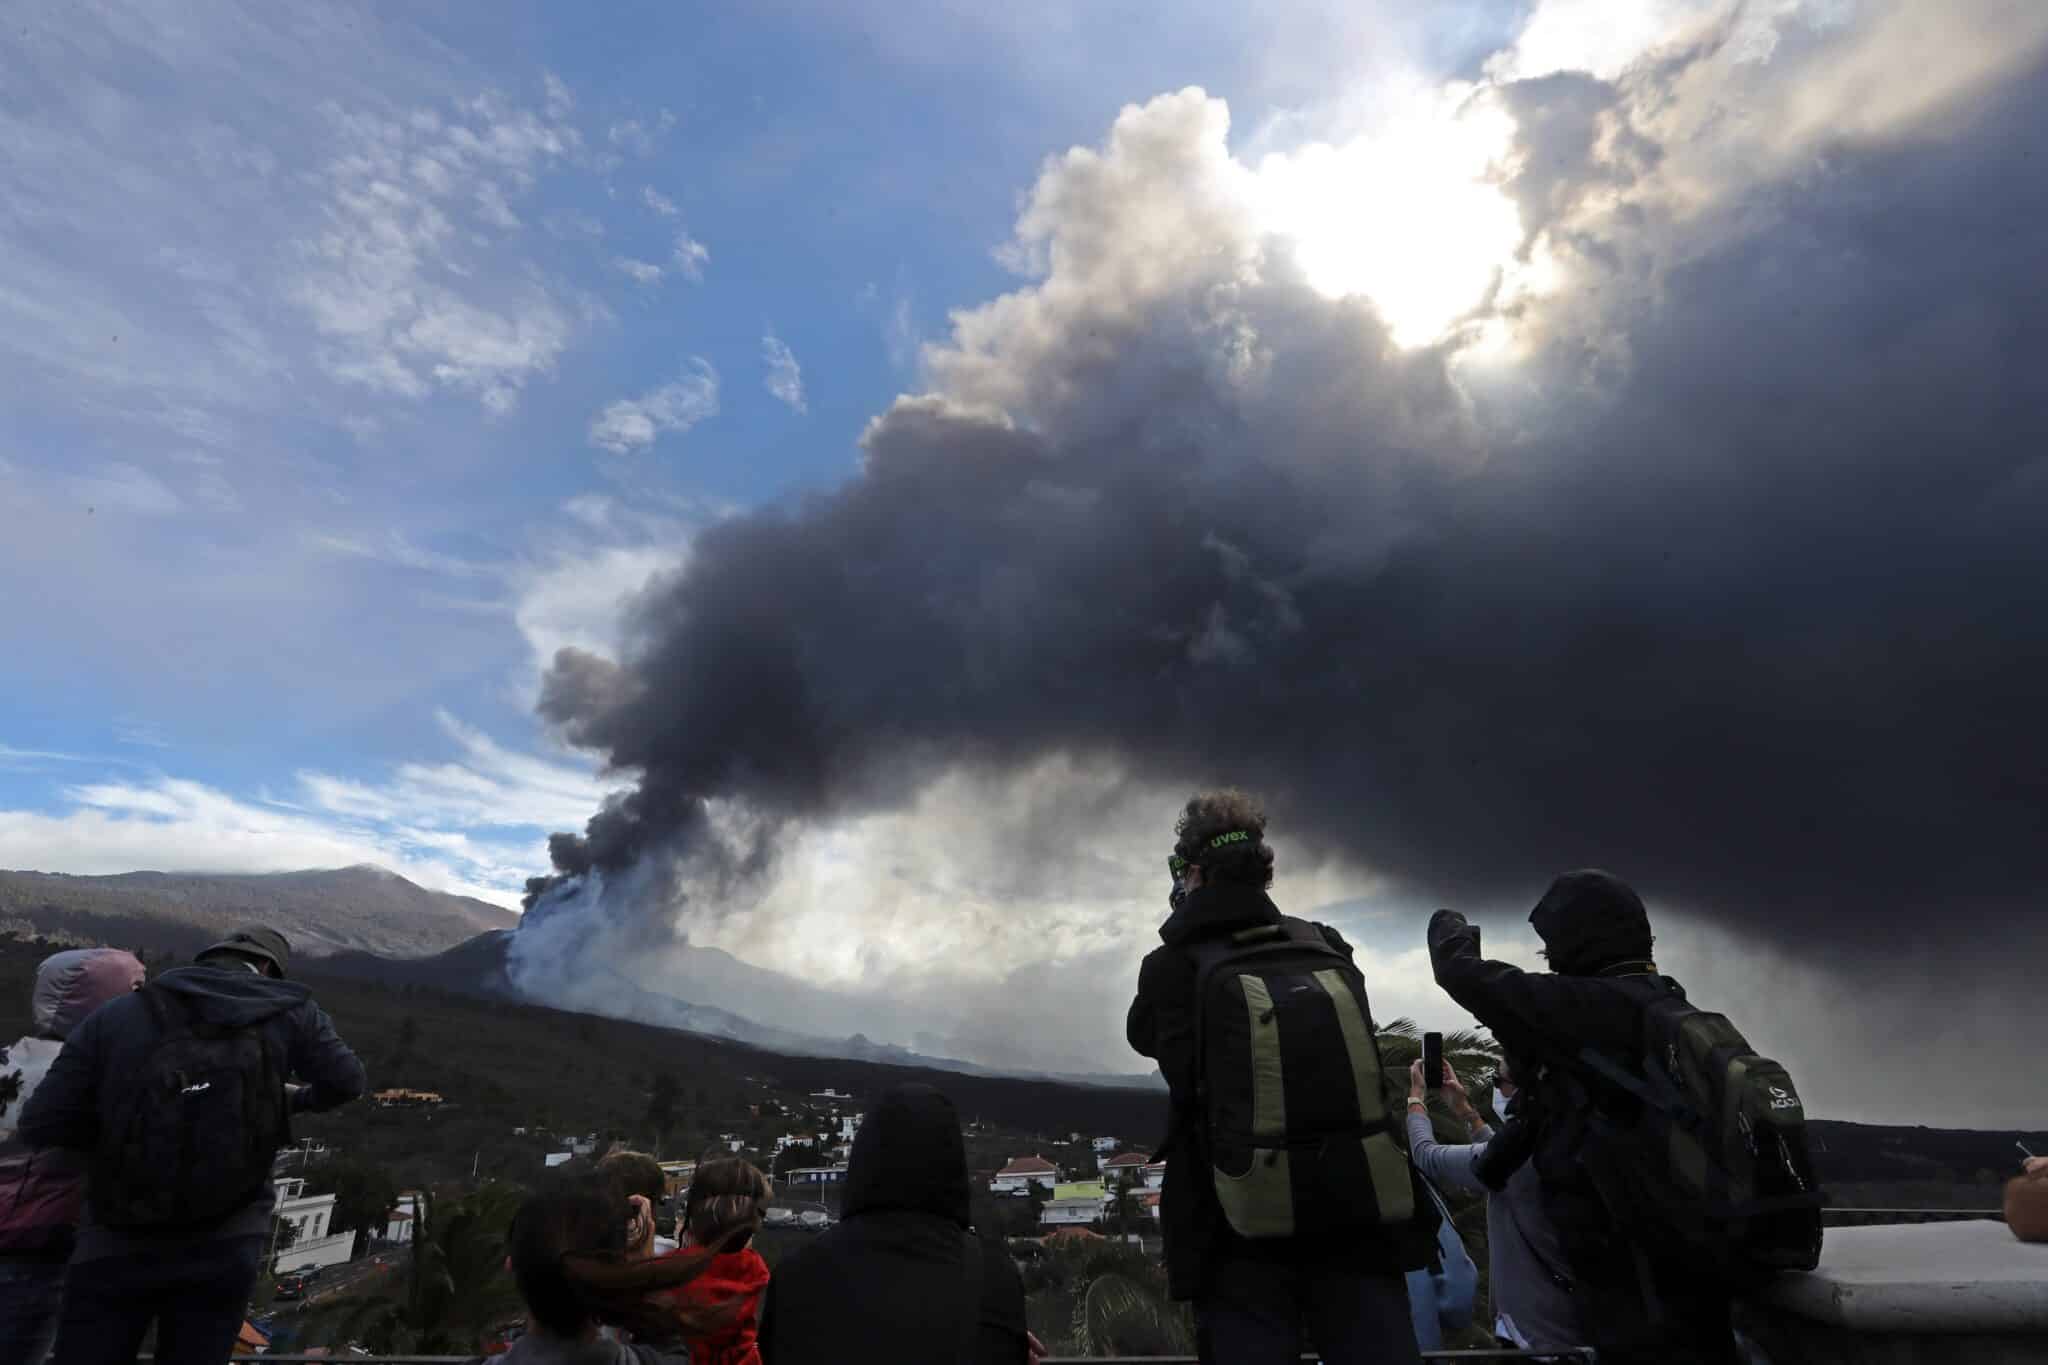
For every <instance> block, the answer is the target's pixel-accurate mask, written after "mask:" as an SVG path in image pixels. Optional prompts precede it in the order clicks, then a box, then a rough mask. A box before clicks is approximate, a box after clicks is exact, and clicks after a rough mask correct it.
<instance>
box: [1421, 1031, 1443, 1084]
mask: <svg viewBox="0 0 2048 1365" xmlns="http://www.w3.org/2000/svg"><path fill="white" fill-rule="evenodd" d="M1422 1083H1423V1085H1424V1086H1426V1087H1428V1088H1429V1089H1431V1090H1441V1089H1443V1086H1444V1036H1443V1035H1442V1034H1441V1033H1425V1034H1423V1035H1422Z"/></svg>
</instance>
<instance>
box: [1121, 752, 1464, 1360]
mask: <svg viewBox="0 0 2048 1365" xmlns="http://www.w3.org/2000/svg"><path fill="white" fill-rule="evenodd" d="M1175 834H1176V835H1177V836H1178V837H1177V842H1176V843H1175V845H1174V851H1173V856H1172V857H1171V858H1170V859H1169V860H1168V865H1169V868H1170V870H1171V871H1172V873H1173V890H1172V893H1171V895H1169V897H1168V903H1169V904H1170V905H1171V907H1172V910H1173V913H1172V914H1171V916H1169V917H1168V919H1167V920H1166V922H1165V923H1164V924H1163V925H1161V926H1160V929H1159V937H1160V938H1161V940H1163V942H1162V945H1161V946H1160V947H1158V948H1155V949H1154V950H1153V951H1152V952H1151V953H1150V954H1149V955H1148V956H1147V957H1146V958H1145V962H1144V966H1143V967H1142V968H1141V969H1140V971H1139V975H1138V995H1137V999H1136V1000H1135V1001H1134V1002H1133V1003H1132V1005H1131V1010H1130V1017H1129V1021H1128V1024H1127V1033H1128V1036H1129V1039H1130V1044H1131V1046H1132V1048H1134V1049H1135V1050H1136V1051H1137V1052H1139V1053H1140V1054H1142V1055H1144V1056H1147V1057H1151V1058H1154V1059H1155V1060H1157V1062H1158V1063H1159V1069H1160V1072H1161V1074H1162V1075H1163V1076H1164V1077H1165V1078H1166V1083H1167V1086H1168V1088H1169V1089H1170V1091H1171V1095H1172V1099H1171V1120H1170V1123H1169V1127H1168V1132H1167V1137H1166V1139H1165V1141H1164V1142H1163V1143H1162V1144H1161V1150H1160V1153H1159V1155H1160V1158H1161V1159H1164V1160H1166V1162H1167V1167H1166V1186H1165V1189H1164V1191H1163V1193H1162V1194H1161V1197H1160V1218H1161V1225H1162V1229H1163V1231H1164V1232H1165V1235H1166V1267H1167V1278H1168V1281H1169V1283H1170V1286H1171V1289H1172V1292H1173V1296H1174V1297H1175V1298H1177V1299H1191V1300H1193V1301H1194V1305H1195V1317H1196V1324H1197V1332H1198V1340H1199V1344H1200V1350H1201V1356H1202V1359H1203V1360H1204V1361H1229V1362H1232V1365H1264V1363H1265V1362H1272V1363H1273V1365H1278V1362H1281V1361H1293V1360H1297V1359H1299V1356H1300V1351H1301V1340H1302V1336H1303V1334H1304V1331H1305V1332H1306V1334H1307V1335H1308V1336H1309V1337H1310V1338H1312V1339H1313V1341H1314V1343H1315V1345H1316V1347H1317V1349H1318V1350H1319V1351H1320V1353H1321V1355H1322V1358H1323V1359H1324V1360H1326V1361H1329V1362H1332V1365H1352V1363H1353V1362H1365V1361H1373V1362H1382V1361H1384V1362H1405V1361H1419V1360H1420V1354H1419V1351H1418V1348H1417V1346H1416V1343H1415V1335H1414V1327H1413V1325H1412V1320H1411V1318H1410V1315H1409V1311H1408V1294H1407V1287H1406V1284H1405V1283H1404V1281H1403V1272H1405V1271H1407V1270H1410V1269H1414V1268H1417V1267H1419V1266H1421V1265H1423V1264H1424V1263H1425V1262H1426V1261H1427V1258H1428V1255H1429V1249H1430V1247H1431V1246H1432V1245H1433V1244H1434V1238H1435V1231H1436V1226H1435V1225H1436V1218H1435V1214H1434V1212H1433V1211H1432V1210H1431V1209H1430V1207H1429V1204H1428V1200H1427V1197H1426V1196H1423V1195H1421V1194H1419V1193H1418V1191H1417V1190H1416V1188H1415V1186H1414V1183H1413V1181H1414V1176H1413V1172H1412V1170H1411V1169H1410V1168H1409V1166H1408V1162H1407V1159H1406V1157H1405V1156H1404V1155H1402V1153H1401V1151H1400V1148H1399V1147H1398V1145H1397V1141H1396V1139H1395V1138H1394V1136H1393V1132H1392V1130H1393V1128H1394V1126H1395V1123H1396V1120H1395V1119H1394V1117H1393V1114H1392V1110H1391V1108H1390V1107H1389V1106H1388V1104H1387V1100H1386V1097H1385V1094H1384V1091H1383V1087H1382V1084H1381V1077H1380V1073H1379V1057H1378V1052H1377V1047H1376V1044H1375V1043H1374V1040H1373V1033H1372V1020H1371V1015H1370V1012H1369V1010H1368V1009H1367V1007H1366V1000H1365V989H1364V983H1363V981H1362V979H1361V978H1360V977H1359V975H1358V972H1357V969H1356V968H1355V967H1354V966H1353V965H1352V951H1351V946H1350V945H1349V944H1347V943H1346V942H1345V941H1344V939H1343V937H1342V936H1341V935H1340V934H1338V932H1337V931H1336V930H1335V929H1332V928H1329V927H1328V926H1326V925H1320V924H1310V923H1308V922H1307V921H1304V920H1299V919H1294V918H1292V917H1289V916H1284V915H1282V914H1281V913H1280V910H1279V907H1277V906H1276V905H1274V903H1273V901H1272V898H1271V897H1270V896H1268V895H1267V894H1266V891H1267V888H1268V887H1269V886H1271V885H1272V881H1273V850H1272V848H1271V846H1270V845H1268V844H1267V842H1266V817H1265V812H1264V811H1262V810H1261V809H1260V808H1259V805H1258V803H1257V802H1256V801H1254V800H1253V799H1252V798H1251V797H1249V796H1247V795H1245V794H1244V793H1243V792H1240V791H1235V790H1221V791H1211V792H1204V793H1201V794H1199V795H1197V796H1195V797H1194V798H1193V799H1191V800H1190V801H1189V802H1188V803H1187V807H1186V809H1185V810H1184V811H1183V812H1182V813H1181V816H1180V819H1179V821H1178V823H1177V824H1176V825H1175ZM1233 1097H1236V1098H1233ZM1304 1134H1306V1135H1308V1140H1307V1141H1306V1142H1304V1141H1303V1140H1302V1139H1303V1135H1304ZM1219 1181H1220V1182H1222V1186H1223V1190H1222V1196H1221V1197H1219Z"/></svg>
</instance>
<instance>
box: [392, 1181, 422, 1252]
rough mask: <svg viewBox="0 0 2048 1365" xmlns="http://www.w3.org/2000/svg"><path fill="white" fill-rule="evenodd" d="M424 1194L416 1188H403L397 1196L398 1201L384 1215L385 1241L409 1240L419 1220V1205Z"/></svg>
mask: <svg viewBox="0 0 2048 1365" xmlns="http://www.w3.org/2000/svg"><path fill="white" fill-rule="evenodd" d="M425 1199H426V1196H425V1195H423V1194H421V1193H420V1192H419V1191H418V1190H405V1191H402V1192H401V1193H400V1194H399V1196H398V1202H397V1203H396V1204H394V1205H392V1206H391V1212H390V1213H388V1214H386V1215H384V1240H385V1241H387V1242H410V1241H412V1234H413V1231H414V1229H415V1227H416V1225H417V1224H418V1222H419V1217H420V1207H421V1205H422V1203H423V1202H424V1201H425Z"/></svg>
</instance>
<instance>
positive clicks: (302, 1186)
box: [272, 1180, 356, 1272]
mask: <svg viewBox="0 0 2048 1365" xmlns="http://www.w3.org/2000/svg"><path fill="white" fill-rule="evenodd" d="M276 1185H277V1219H278V1221H279V1222H280V1223H282V1224H284V1225H286V1226H288V1227H290V1228H291V1229H292V1233H293V1237H292V1244H291V1245H290V1246H288V1247H280V1248H278V1250H277V1253H276V1257H275V1260H274V1261H273V1263H272V1269H273V1270H275V1271H278V1272H283V1271H286V1270H305V1269H309V1268H311V1269H316V1270H319V1269H325V1268H326V1267H328V1266H331V1265H342V1264H345V1263H346V1262H347V1261H348V1260H349V1259H350V1258H351V1257H352V1256H354V1255H355V1250H356V1235H355V1234H354V1233H353V1232H329V1231H328V1230H327V1229H328V1226H329V1225H330V1224H331V1223H332V1222H333V1221H334V1196H333V1195H331V1194H314V1195H309V1194H307V1193H306V1182H305V1181H303V1180H280V1181H277V1182H276ZM280 1240H282V1239H280Z"/></svg>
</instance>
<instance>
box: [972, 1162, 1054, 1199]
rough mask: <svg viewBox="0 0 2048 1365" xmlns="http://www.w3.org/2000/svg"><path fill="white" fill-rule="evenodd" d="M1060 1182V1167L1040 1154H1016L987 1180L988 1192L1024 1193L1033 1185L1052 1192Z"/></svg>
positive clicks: (1048, 1192)
mask: <svg viewBox="0 0 2048 1365" xmlns="http://www.w3.org/2000/svg"><path fill="white" fill-rule="evenodd" d="M1059 1183H1060V1168H1059V1167H1057V1166H1055V1165H1053V1164H1052V1163H1051V1162H1050V1161H1047V1160H1046V1159H1045V1158H1044V1157H1042V1156H1016V1157H1011V1158H1010V1164H1009V1165H1007V1166H1005V1167H1003V1169H1001V1170H1000V1171H997V1172H996V1174H995V1179H993V1180H991V1181H989V1182H988V1190H989V1193H990V1194H1025V1193H1027V1192H1029V1190H1030V1189H1031V1187H1032V1186H1033V1185H1037V1186H1039V1187H1040V1188H1042V1189H1044V1190H1045V1192H1046V1193H1047V1194H1051V1193H1052V1188H1053V1186H1055V1185H1057V1184H1059Z"/></svg>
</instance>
